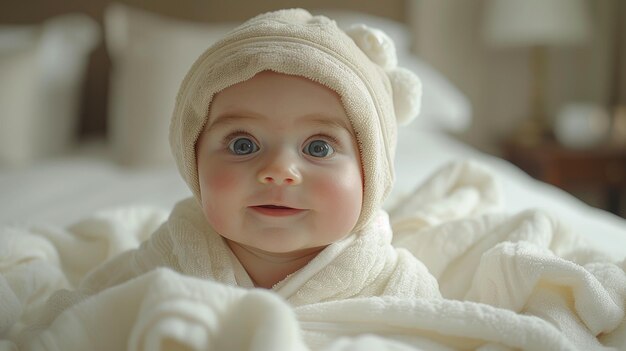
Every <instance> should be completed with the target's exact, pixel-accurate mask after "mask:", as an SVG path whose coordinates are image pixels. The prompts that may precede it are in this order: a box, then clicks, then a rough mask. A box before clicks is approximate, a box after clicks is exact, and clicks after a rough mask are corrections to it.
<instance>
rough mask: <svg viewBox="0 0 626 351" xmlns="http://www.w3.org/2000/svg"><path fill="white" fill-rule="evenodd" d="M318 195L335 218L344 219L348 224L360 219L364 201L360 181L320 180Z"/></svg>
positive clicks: (350, 179)
mask: <svg viewBox="0 0 626 351" xmlns="http://www.w3.org/2000/svg"><path fill="white" fill-rule="evenodd" d="M316 188H317V189H319V192H318V195H319V197H320V199H321V200H322V201H323V202H324V203H325V204H324V207H325V208H326V209H327V210H328V211H329V212H331V213H332V214H333V215H334V217H338V218H341V219H344V220H346V221H348V222H350V221H352V220H354V221H355V222H356V219H357V218H358V216H359V214H360V212H361V204H362V200H363V190H362V187H361V183H360V179H359V178H357V179H352V178H351V177H348V178H346V179H341V180H337V179H330V178H325V179H324V180H320V183H318V186H317V187H316Z"/></svg>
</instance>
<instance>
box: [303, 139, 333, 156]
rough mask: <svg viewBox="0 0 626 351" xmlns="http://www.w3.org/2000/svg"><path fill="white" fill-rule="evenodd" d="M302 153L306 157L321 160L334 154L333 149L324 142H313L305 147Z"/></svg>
mask: <svg viewBox="0 0 626 351" xmlns="http://www.w3.org/2000/svg"><path fill="white" fill-rule="evenodd" d="M302 151H303V152H304V153H305V154H307V155H311V156H313V157H320V158H321V157H328V156H330V155H332V154H333V153H334V152H335V149H333V147H332V146H330V144H328V143H327V142H326V141H324V140H313V141H311V142H310V143H308V144H307V145H305V146H304V150H302Z"/></svg>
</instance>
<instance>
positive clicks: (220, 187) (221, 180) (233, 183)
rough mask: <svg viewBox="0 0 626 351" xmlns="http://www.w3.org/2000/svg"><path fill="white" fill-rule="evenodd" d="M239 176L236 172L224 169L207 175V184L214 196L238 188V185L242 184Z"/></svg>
mask: <svg viewBox="0 0 626 351" xmlns="http://www.w3.org/2000/svg"><path fill="white" fill-rule="evenodd" d="M238 178H239V177H238V176H237V174H236V172H231V171H228V170H224V169H222V170H218V171H217V172H213V173H212V174H210V175H209V176H208V177H206V179H205V181H206V184H205V186H206V187H207V188H208V189H207V190H208V192H209V193H210V194H212V196H220V195H221V194H223V193H228V192H230V191H232V190H233V189H236V188H237V187H238V185H240V182H239V179H238Z"/></svg>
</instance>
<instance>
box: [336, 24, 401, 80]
mask: <svg viewBox="0 0 626 351" xmlns="http://www.w3.org/2000/svg"><path fill="white" fill-rule="evenodd" d="M346 34H348V36H349V37H350V38H352V40H353V41H354V42H355V43H356V45H357V46H358V47H359V49H361V51H363V52H364V53H365V55H367V57H368V58H369V59H370V60H372V62H374V63H375V64H377V65H379V66H381V67H382V68H383V69H385V70H387V69H392V68H395V67H396V66H398V57H397V56H396V45H395V44H394V43H393V40H392V39H391V38H390V37H389V36H388V35H387V34H385V32H383V31H382V30H379V29H375V28H370V27H368V26H366V25H364V24H355V25H352V26H351V27H350V28H348V29H347V30H346Z"/></svg>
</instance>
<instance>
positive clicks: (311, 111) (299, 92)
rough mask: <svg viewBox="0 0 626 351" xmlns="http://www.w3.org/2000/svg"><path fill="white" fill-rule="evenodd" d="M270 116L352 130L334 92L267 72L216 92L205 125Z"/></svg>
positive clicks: (304, 79)
mask: <svg viewBox="0 0 626 351" xmlns="http://www.w3.org/2000/svg"><path fill="white" fill-rule="evenodd" d="M270 117H277V118H281V119H283V120H284V121H286V122H288V121H291V122H294V123H303V124H304V123H309V124H318V125H325V126H327V127H341V128H345V129H348V130H349V131H352V124H351V121H350V119H349V118H348V115H347V113H346V109H345V107H344V104H343V101H342V99H341V97H340V96H339V94H338V93H337V92H335V91H334V90H332V89H330V88H328V87H326V86H324V85H322V84H320V83H317V82H315V81H313V80H311V79H308V78H305V77H301V76H294V75H287V74H281V73H275V72H268V71H264V72H261V73H259V74H256V75H255V76H253V77H252V78H250V79H247V80H244V81H242V82H239V83H237V84H234V85H232V86H230V87H227V88H225V89H223V90H222V91H220V92H219V93H217V94H216V95H215V96H214V97H213V99H212V101H211V106H210V108H209V121H208V122H209V123H208V124H213V123H215V122H219V121H221V120H225V121H226V120H230V121H233V122H236V121H242V120H245V119H248V120H249V121H253V120H258V119H261V120H263V119H269V118H270ZM226 118H227V119H226Z"/></svg>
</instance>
